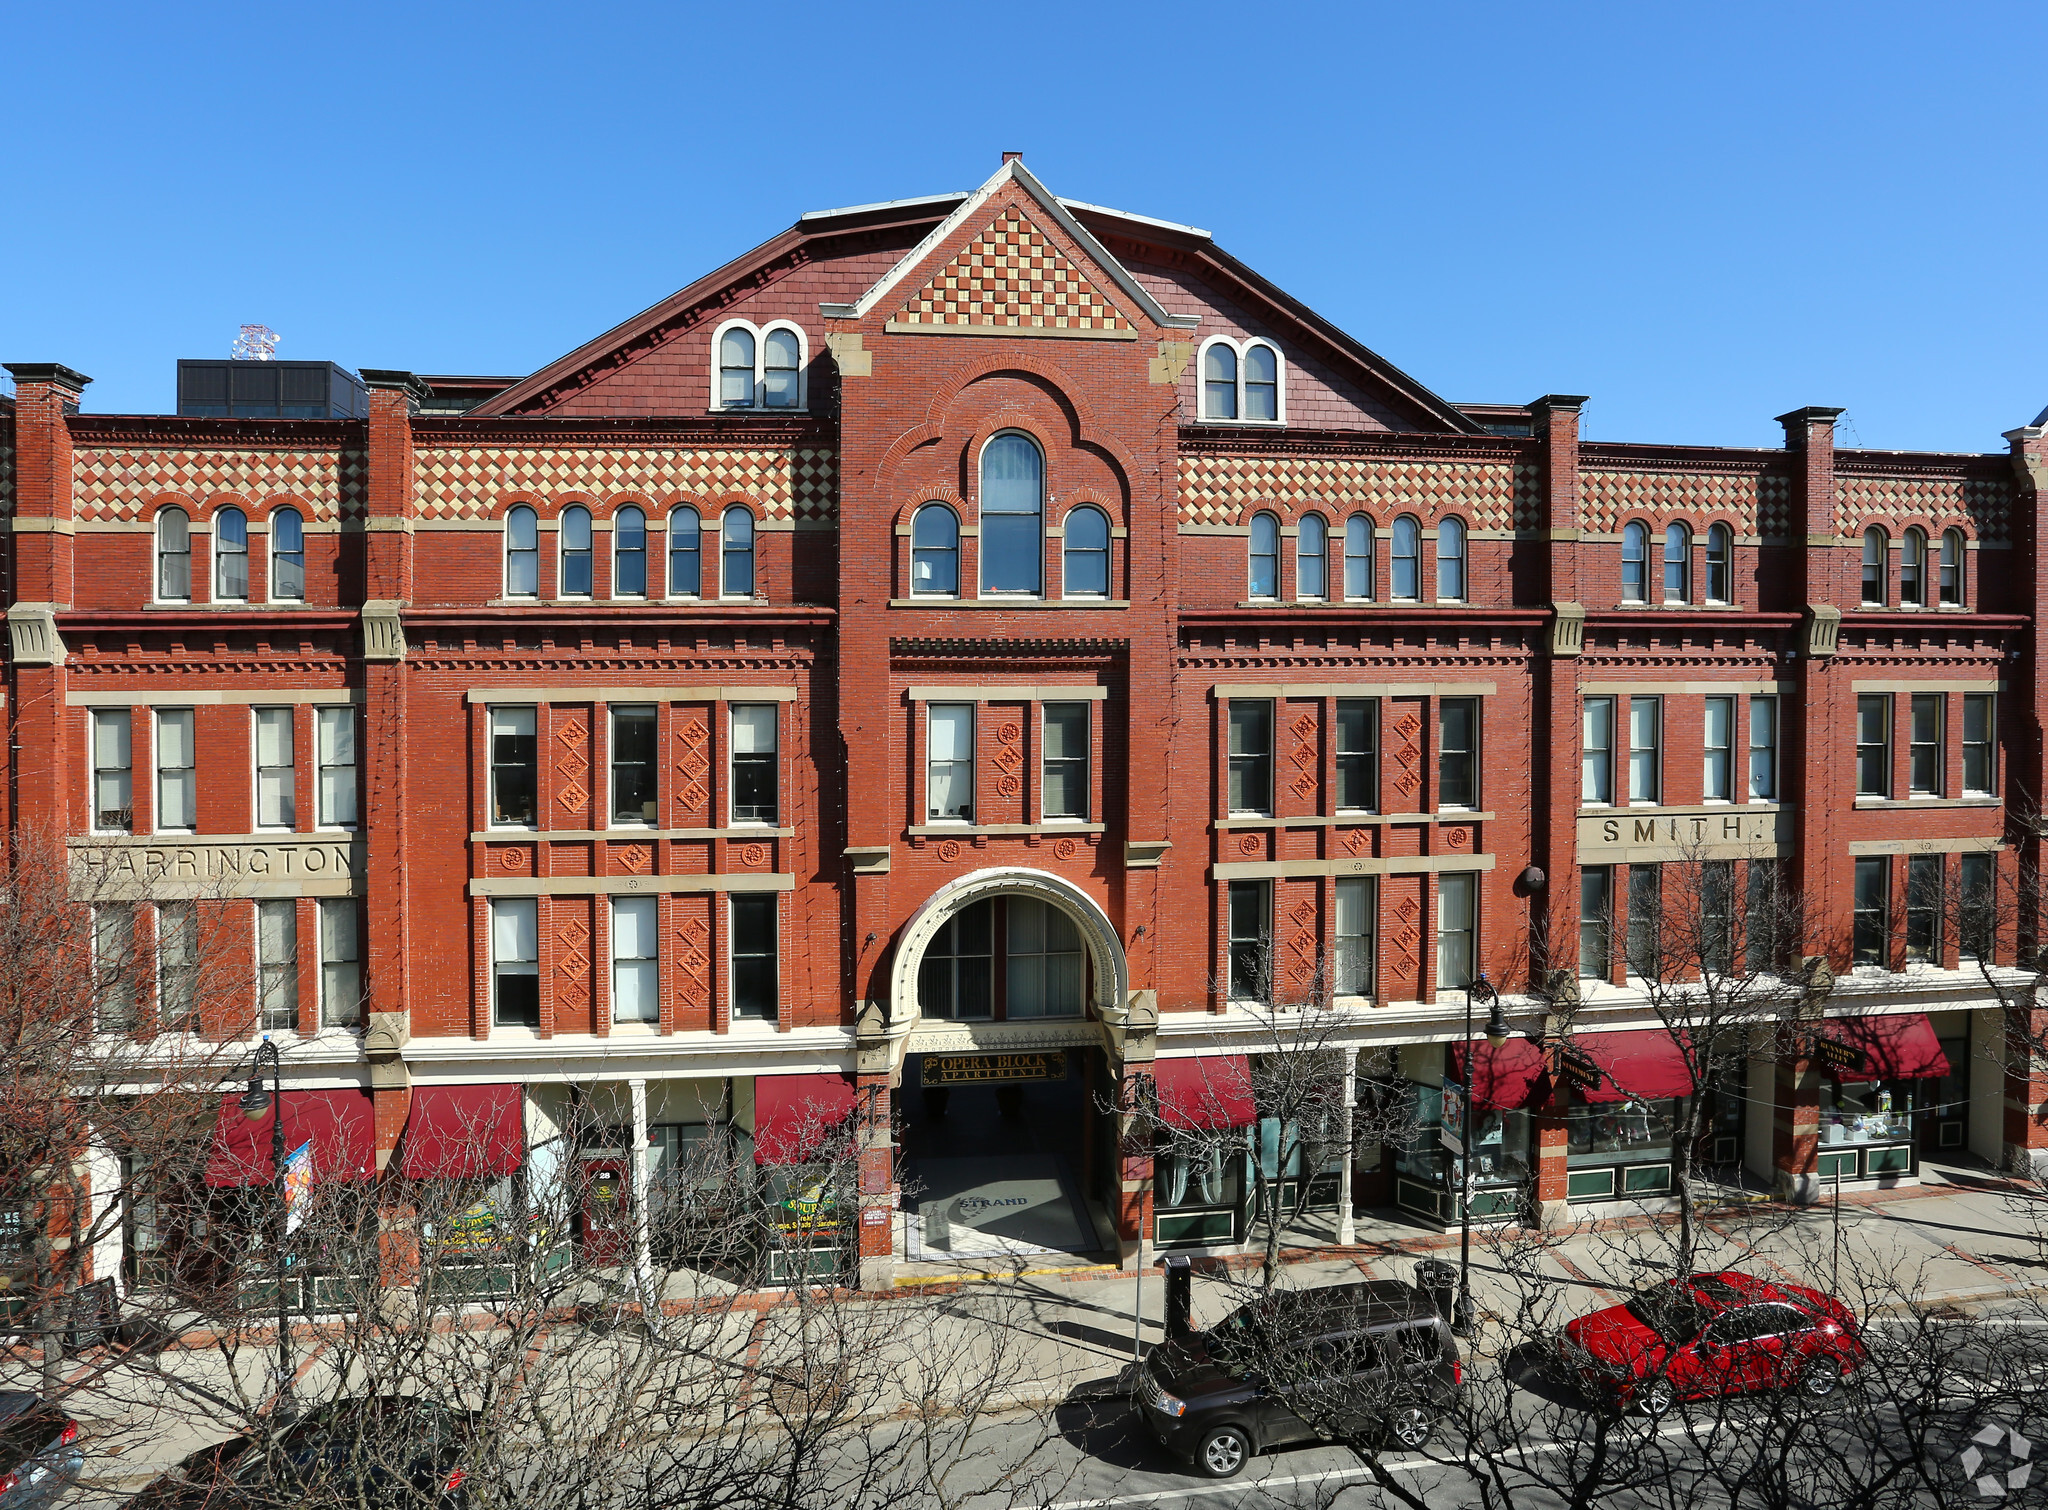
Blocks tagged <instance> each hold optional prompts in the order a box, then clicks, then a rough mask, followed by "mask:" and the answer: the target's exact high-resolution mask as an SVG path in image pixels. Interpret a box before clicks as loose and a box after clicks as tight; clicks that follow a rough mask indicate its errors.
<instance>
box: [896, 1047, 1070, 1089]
mask: <svg viewBox="0 0 2048 1510" xmlns="http://www.w3.org/2000/svg"><path fill="white" fill-rule="evenodd" d="M1066 1078H1067V1055H1066V1051H1065V1050H1064V1049H1047V1050H1044V1051H1042V1052H1040V1053H1036V1054H927V1055H925V1056H924V1069H923V1070H922V1071H921V1079H922V1082H923V1083H924V1084H925V1085H927V1086H939V1085H1024V1084H1028V1083H1030V1082H1032V1081H1036V1080H1064V1079H1066Z"/></svg>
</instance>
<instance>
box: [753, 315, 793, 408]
mask: <svg viewBox="0 0 2048 1510" xmlns="http://www.w3.org/2000/svg"><path fill="white" fill-rule="evenodd" d="M802 367H803V350H802V347H801V346H800V345H799V344H798V341H797V338H796V332H795V331H793V330H791V329H789V328H788V327H786V326H777V327H776V328H775V329H774V330H771V331H769V332H768V334H767V335H765V336H763V337H762V338H761V402H762V403H763V404H765V405H766V406H767V407H768V408H770V409H794V408H795V407H796V406H797V374H798V373H799V372H800V371H801V370H802Z"/></svg>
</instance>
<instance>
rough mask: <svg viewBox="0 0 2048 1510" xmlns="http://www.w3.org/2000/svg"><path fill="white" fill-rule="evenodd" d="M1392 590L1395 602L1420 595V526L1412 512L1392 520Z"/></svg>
mask: <svg viewBox="0 0 2048 1510" xmlns="http://www.w3.org/2000/svg"><path fill="white" fill-rule="evenodd" d="M1393 579H1394V580H1393V590H1394V601H1395V602H1397V603H1413V602H1414V601H1415V600H1416V599H1417V598H1420V597H1421V596H1422V526H1421V525H1419V524H1417V523H1416V522H1415V516H1414V515H1412V514H1403V515H1402V516H1401V517H1400V518H1399V519H1396V520H1395V521H1394V550H1393Z"/></svg>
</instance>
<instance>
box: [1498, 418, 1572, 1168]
mask: <svg viewBox="0 0 2048 1510" xmlns="http://www.w3.org/2000/svg"><path fill="white" fill-rule="evenodd" d="M1585 402H1586V400H1585V399H1584V397H1582V396H1580V395H1577V394H1558V393H1552V394H1545V395H1544V396H1543V397H1542V398H1540V399H1537V400H1536V402H1535V403H1533V404H1531V405H1530V406H1529V407H1530V412H1531V414H1532V415H1533V416H1534V431H1535V434H1536V438H1537V440H1538V441H1539V442H1540V443H1541V445H1542V448H1543V450H1542V475H1543V482H1542V508H1541V513H1540V516H1539V518H1538V521H1537V530H1538V532H1539V534H1540V535H1541V549H1542V553H1543V562H1544V580H1545V582H1546V584H1547V591H1548V593H1549V599H1550V604H1551V608H1552V613H1553V615H1554V617H1553V619H1552V621H1551V624H1550V626H1549V631H1548V633H1549V636H1550V638H1549V644H1548V650H1549V654H1548V655H1547V656H1546V657H1544V658H1543V659H1542V660H1540V661H1538V662H1537V663H1536V665H1537V672H1536V687H1535V688H1534V694H1535V695H1534V697H1533V699H1532V703H1533V710H1534V712H1535V715H1536V720H1537V727H1536V729H1535V731H1534V732H1535V736H1536V737H1535V739H1534V741H1533V750H1532V753H1533V755H1534V763H1535V767H1536V771H1535V777H1536V780H1535V786H1536V790H1537V791H1539V792H1542V793H1543V794H1544V800H1543V801H1542V802H1541V804H1540V807H1539V811H1540V812H1541V814H1542V817H1541V819H1540V821H1539V823H1538V827H1537V832H1536V833H1535V835H1534V836H1533V837H1534V838H1535V841H1536V842H1535V845H1534V850H1535V853H1536V857H1537V859H1536V863H1537V865H1538V866H1539V867H1540V868H1541V869H1542V871H1543V884H1542V886H1541V887H1540V888H1535V889H1532V890H1531V891H1530V892H1529V897H1528V901H1529V933H1530V967H1531V972H1532V974H1533V975H1534V976H1535V977H1536V979H1537V980H1538V981H1541V980H1542V979H1543V976H1544V974H1545V972H1547V971H1550V970H1560V969H1561V970H1575V969H1576V961H1577V959H1578V948H1579V940H1578V927H1579V869H1578V854H1577V837H1578V832H1577V831H1578V822H1577V820H1578V810H1579V762H1578V750H1579V738H1580V733H1581V725H1580V718H1579V701H1580V698H1579V662H1580V650H1581V648H1582V646H1583V639H1584V628H1585V611H1586V600H1587V598H1588V597H1589V596H1591V595H1592V594H1591V591H1590V587H1589V584H1588V583H1587V582H1586V580H1585V573H1584V571H1583V570H1582V564H1581V554H1582V552H1583V550H1584V547H1583V546H1582V545H1581V544H1580V541H1579V413H1580V410H1581V409H1582V408H1583V406H1584V405H1585ZM1504 984H1506V983H1504ZM1560 1178H1562V1177H1561V1176H1560ZM1546 1199H1547V1197H1546ZM1559 1199H1562V1196H1561V1195H1560V1196H1559Z"/></svg>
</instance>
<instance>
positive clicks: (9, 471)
mask: <svg viewBox="0 0 2048 1510" xmlns="http://www.w3.org/2000/svg"><path fill="white" fill-rule="evenodd" d="M13 512H14V447H12V446H0V515H7V514H12V513H13Z"/></svg>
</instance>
